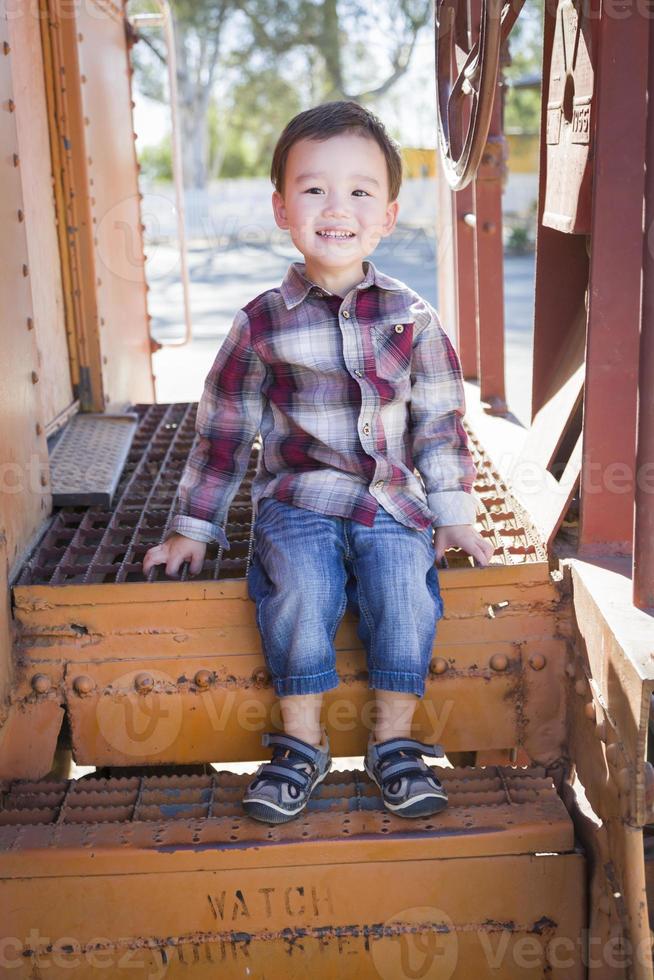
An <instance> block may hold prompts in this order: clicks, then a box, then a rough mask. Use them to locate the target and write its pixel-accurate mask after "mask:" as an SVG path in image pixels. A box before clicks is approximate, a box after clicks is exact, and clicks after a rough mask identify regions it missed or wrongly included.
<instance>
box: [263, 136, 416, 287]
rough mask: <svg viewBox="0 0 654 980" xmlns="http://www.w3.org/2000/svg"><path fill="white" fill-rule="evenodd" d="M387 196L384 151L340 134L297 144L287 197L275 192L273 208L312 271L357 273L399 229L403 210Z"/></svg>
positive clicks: (289, 168) (291, 158) (292, 151)
mask: <svg viewBox="0 0 654 980" xmlns="http://www.w3.org/2000/svg"><path fill="white" fill-rule="evenodd" d="M388 193H389V191H388V171H387V168H386V159H385V157H384V154H383V152H382V150H381V147H380V146H379V145H378V144H377V143H376V142H375V140H373V139H370V138H369V137H367V136H361V135H359V134H358V133H341V134H339V135H338V136H332V137H331V138H330V139H328V140H323V141H317V140H308V139H304V140H300V141H299V142H298V143H294V144H293V146H292V147H291V149H290V151H289V154H288V158H287V161H286V176H285V181H284V194H283V196H282V195H281V194H279V193H278V192H277V191H275V192H274V193H273V197H272V203H273V210H274V213H275V221H276V222H277V224H278V226H279V227H280V228H285V229H288V230H289V231H290V233H291V238H292V239H293V243H294V245H295V246H296V248H297V249H299V251H300V252H302V254H303V255H304V258H305V260H306V262H307V270H308V271H311V272H321V271H325V272H328V273H332V274H334V273H346V272H348V271H352V272H353V273H356V271H357V270H358V271H359V272H361V260H362V259H363V258H365V257H366V256H367V255H370V254H371V252H373V251H374V250H375V248H376V247H377V245H378V243H379V241H380V239H381V238H385V237H386V236H387V235H390V233H391V232H392V230H393V228H394V227H395V222H396V220H397V213H398V204H397V201H393V202H389V200H388Z"/></svg>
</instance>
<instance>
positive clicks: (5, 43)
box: [2, 41, 11, 54]
mask: <svg viewBox="0 0 654 980" xmlns="http://www.w3.org/2000/svg"><path fill="white" fill-rule="evenodd" d="M2 51H3V54H9V52H10V51H11V48H10V47H9V43H8V41H3V42H2Z"/></svg>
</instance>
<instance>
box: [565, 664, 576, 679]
mask: <svg viewBox="0 0 654 980" xmlns="http://www.w3.org/2000/svg"><path fill="white" fill-rule="evenodd" d="M565 672H566V674H567V675H568V677H569V678H570V680H572V678H573V677H574V676H575V674H576V673H577V668H576V667H575V665H574V664H566V665H565Z"/></svg>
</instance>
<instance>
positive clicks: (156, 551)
mask: <svg viewBox="0 0 654 980" xmlns="http://www.w3.org/2000/svg"><path fill="white" fill-rule="evenodd" d="M206 550H207V546H206V544H204V542H203V541H193V540H192V539H191V538H186V537H184V535H183V534H171V536H170V537H169V538H168V540H167V541H164V543H163V544H158V545H156V546H155V547H154V548H150V549H149V550H148V551H146V553H145V558H144V559H143V574H144V575H148V573H149V572H150V570H151V569H152V568H154V566H155V565H164V564H165V566H166V575H169V576H170V577H171V578H177V576H178V575H179V570H180V568H181V566H182V564H183V563H184V562H185V561H187V562H189V563H190V564H189V572H190V573H191V575H198V574H199V572H201V571H202V563H203V562H204V555H205V552H206Z"/></svg>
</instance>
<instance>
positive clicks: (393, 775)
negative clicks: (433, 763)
mask: <svg viewBox="0 0 654 980" xmlns="http://www.w3.org/2000/svg"><path fill="white" fill-rule="evenodd" d="M426 769H427V766H426V765H425V763H424V762H421V761H419V760H418V759H415V758H413V759H401V760H400V761H399V762H392V763H391V764H390V765H388V766H385V767H384V768H383V769H382V770H381V772H380V778H381V781H382V783H383V784H384V786H385V785H386V784H387V783H392V782H394V781H395V780H396V779H399V778H400V777H401V776H408V775H409V773H414V774H415V775H416V776H424V775H429V771H427V773H425V770H426Z"/></svg>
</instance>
